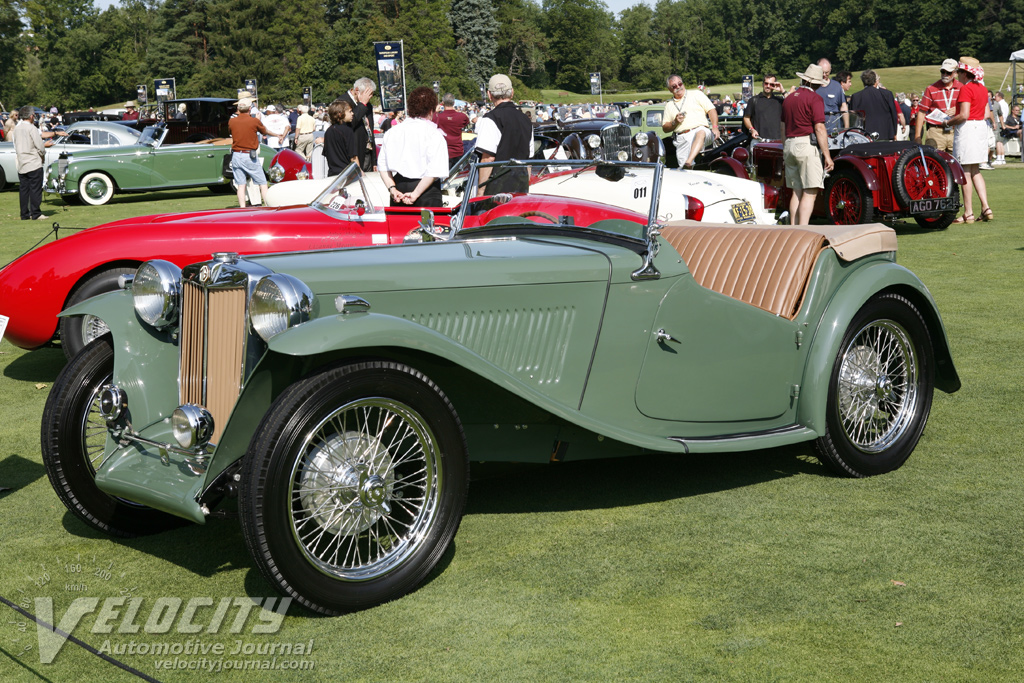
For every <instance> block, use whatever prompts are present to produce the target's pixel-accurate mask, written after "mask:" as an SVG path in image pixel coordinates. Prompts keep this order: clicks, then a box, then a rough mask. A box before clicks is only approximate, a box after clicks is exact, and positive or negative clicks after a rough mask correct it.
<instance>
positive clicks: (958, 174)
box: [934, 149, 967, 185]
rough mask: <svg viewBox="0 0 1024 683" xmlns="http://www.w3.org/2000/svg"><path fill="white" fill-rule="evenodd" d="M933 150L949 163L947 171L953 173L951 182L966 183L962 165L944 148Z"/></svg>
mask: <svg viewBox="0 0 1024 683" xmlns="http://www.w3.org/2000/svg"><path fill="white" fill-rule="evenodd" d="M934 151H935V153H936V154H938V155H939V156H940V157H941V158H942V159H943V160H944V161H945V162H946V163H947V164H949V172H950V173H952V174H953V182H954V183H956V184H957V185H966V184H967V176H966V175H964V167H963V166H961V165H960V162H959V161H957V160H956V158H955V157H954V156H953V155H952V154H950V153H949V152H947V151H946V150H943V149H936V150H934Z"/></svg>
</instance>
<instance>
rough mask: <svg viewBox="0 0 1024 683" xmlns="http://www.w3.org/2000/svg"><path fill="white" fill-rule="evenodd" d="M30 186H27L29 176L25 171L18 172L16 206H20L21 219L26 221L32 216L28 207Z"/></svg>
mask: <svg viewBox="0 0 1024 683" xmlns="http://www.w3.org/2000/svg"><path fill="white" fill-rule="evenodd" d="M31 193H32V188H30V187H29V176H28V174H27V173H19V174H18V206H19V207H21V220H23V221H27V220H30V219H31V218H32V212H31V210H30V208H29V202H30V195H31Z"/></svg>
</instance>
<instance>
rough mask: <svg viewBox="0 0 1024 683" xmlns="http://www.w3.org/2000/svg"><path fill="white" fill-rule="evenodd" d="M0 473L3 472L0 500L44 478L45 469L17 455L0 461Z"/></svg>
mask: <svg viewBox="0 0 1024 683" xmlns="http://www.w3.org/2000/svg"><path fill="white" fill-rule="evenodd" d="M0 472H3V477H2V478H0V498H2V497H3V496H5V495H7V494H9V493H12V492H13V491H17V490H18V489H21V488H25V487H26V486H28V485H29V484H31V483H33V482H35V481H38V480H39V479H42V478H43V477H45V476H46V468H44V467H43V465H42V463H38V462H33V461H31V460H29V459H28V458H25V457H23V456H20V455H18V454H17V453H14V454H11V455H9V456H7V457H6V458H4V459H3V460H0Z"/></svg>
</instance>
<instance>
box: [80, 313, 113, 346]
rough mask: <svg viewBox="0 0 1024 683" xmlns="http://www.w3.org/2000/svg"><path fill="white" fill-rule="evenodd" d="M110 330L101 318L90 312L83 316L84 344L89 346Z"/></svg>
mask: <svg viewBox="0 0 1024 683" xmlns="http://www.w3.org/2000/svg"><path fill="white" fill-rule="evenodd" d="M109 332H110V328H109V327H107V324H106V323H105V322H103V320H101V319H100V318H97V317H96V316H94V315H88V314H86V315H83V316H82V346H88V345H89V344H90V343H91V342H93V341H95V340H96V339H99V338H100V337H102V336H103V335H105V334H107V333H109Z"/></svg>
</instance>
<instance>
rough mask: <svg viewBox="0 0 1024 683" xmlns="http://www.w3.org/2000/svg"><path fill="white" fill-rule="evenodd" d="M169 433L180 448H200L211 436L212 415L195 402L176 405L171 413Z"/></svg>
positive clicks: (208, 441)
mask: <svg viewBox="0 0 1024 683" xmlns="http://www.w3.org/2000/svg"><path fill="white" fill-rule="evenodd" d="M171 434H173V435H174V440H175V441H177V442H178V445H179V446H181V447H182V448H194V447H197V446H198V447H199V448H202V447H203V446H205V445H206V444H208V443H210V439H211V438H213V416H212V415H210V411H208V410H207V409H206V408H203V407H202V406H197V405H196V404H195V403H186V404H185V405H183V406H178V407H177V408H175V409H174V412H173V413H171Z"/></svg>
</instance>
